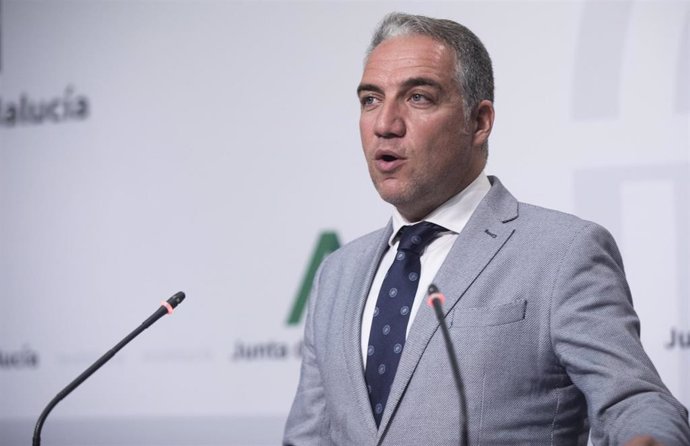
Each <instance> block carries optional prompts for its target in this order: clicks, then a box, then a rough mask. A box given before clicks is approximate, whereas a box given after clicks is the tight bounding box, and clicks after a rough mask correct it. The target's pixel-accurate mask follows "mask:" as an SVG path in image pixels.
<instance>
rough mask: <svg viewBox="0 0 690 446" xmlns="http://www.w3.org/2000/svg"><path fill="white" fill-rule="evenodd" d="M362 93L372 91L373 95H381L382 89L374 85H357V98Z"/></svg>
mask: <svg viewBox="0 0 690 446" xmlns="http://www.w3.org/2000/svg"><path fill="white" fill-rule="evenodd" d="M363 91H373V92H374V93H381V94H383V89H382V88H381V87H379V86H377V85H374V84H359V86H358V87H357V96H359V95H360V94H361V93H362V92H363Z"/></svg>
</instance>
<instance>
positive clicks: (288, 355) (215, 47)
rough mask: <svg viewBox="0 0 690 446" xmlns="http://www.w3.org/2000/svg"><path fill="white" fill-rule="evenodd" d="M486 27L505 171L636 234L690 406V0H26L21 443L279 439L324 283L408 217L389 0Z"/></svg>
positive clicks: (9, 287)
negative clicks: (386, 129) (383, 137)
mask: <svg viewBox="0 0 690 446" xmlns="http://www.w3.org/2000/svg"><path fill="white" fill-rule="evenodd" d="M393 10H399V11H405V12H410V13H420V14H425V15H430V16H434V17H443V18H450V19H453V20H456V21H458V22H460V23H463V24H464V25H466V26H468V27H469V28H470V29H472V30H473V31H474V32H475V33H476V34H477V35H478V36H479V37H480V38H481V39H482V40H483V41H484V43H485V45H486V47H487V49H488V50H489V52H490V54H491V56H492V58H493V61H494V71H495V77H496V104H495V105H496V110H497V118H496V123H495V127H494V131H493V134H492V136H491V142H490V160H489V165H488V168H487V173H489V174H493V175H497V176H499V177H500V178H501V180H502V181H503V182H504V184H506V185H507V187H508V188H509V189H510V190H511V191H512V192H513V194H514V195H516V196H517V197H518V198H519V199H520V200H522V201H527V202H532V203H536V204H540V205H542V206H547V207H551V208H556V209H559V210H562V211H565V212H572V213H576V214H578V215H580V216H582V217H584V218H587V219H591V220H594V221H597V222H599V223H601V224H603V225H604V226H606V227H607V228H609V230H611V232H612V233H613V234H614V236H615V237H616V239H617V241H618V243H619V245H620V248H621V251H622V253H623V257H624V261H625V264H626V271H627V274H628V278H629V281H630V286H631V288H632V292H633V298H634V302H635V306H636V307H637V309H638V311H639V313H640V317H641V321H642V340H643V343H644V345H645V347H646V349H647V351H648V353H649V354H650V356H651V357H652V360H653V361H654V363H655V364H656V366H657V368H658V370H659V372H660V374H661V375H662V377H663V379H664V380H665V382H666V384H667V385H668V386H669V388H670V389H671V391H672V392H673V393H674V394H675V395H676V396H677V397H678V398H679V399H680V400H681V401H682V402H683V403H684V404H685V405H686V406H687V405H689V404H690V380H688V379H687V377H688V375H689V372H690V279H689V277H690V237H689V235H688V228H690V112H689V111H690V2H688V1H611V2H599V1H585V0H573V1H567V2H561V1H481V2H480V1H455V2H401V1H386V2H365V1H322V2H319V1H307V2H296V1H257V2H251V1H244V2H233V1H126V0H122V1H84V0H70V1H66V0H50V1H48V0H46V1H19V0H0V444H2V445H7V446H15V445H26V444H29V443H30V438H31V434H32V431H33V425H34V423H35V422H36V419H37V417H38V415H39V413H40V412H41V410H42V409H43V407H44V406H45V405H46V404H47V403H48V401H49V400H50V399H51V398H52V397H53V396H54V395H55V394H56V393H57V392H58V391H59V390H60V389H61V388H62V387H64V386H65V385H66V384H67V383H69V382H70V381H71V380H72V379H73V378H74V377H76V376H77V375H78V374H79V373H80V372H81V371H82V370H84V369H85V368H86V367H88V366H89V365H90V364H91V363H92V362H93V361H94V360H96V359H97V358H98V357H99V356H100V355H101V354H103V353H104V352H105V351H106V350H108V349H109V348H111V347H112V346H113V345H115V343H117V341H119V340H120V338H122V337H123V336H125V335H126V334H127V333H128V332H129V331H131V330H133V329H134V328H135V327H136V326H137V325H138V324H139V323H141V322H142V321H143V320H144V319H145V318H146V317H148V316H149V315H150V314H151V313H152V312H154V311H155V310H156V308H157V307H158V305H159V302H160V301H161V300H162V299H167V298H168V297H169V296H170V295H172V294H173V293H175V292H176V291H179V290H183V291H185V292H186V293H187V300H186V301H185V302H184V303H183V304H182V305H181V306H180V307H179V308H178V310H177V311H176V312H175V314H174V315H173V316H172V317H166V318H164V319H162V320H161V321H160V322H158V324H157V325H156V326H154V327H152V328H151V329H149V330H148V331H146V332H145V333H144V334H143V335H142V336H141V337H139V338H138V339H136V340H135V341H134V342H133V343H132V344H130V345H129V346H128V347H127V348H126V349H125V350H123V351H122V352H121V353H120V354H118V355H117V356H116V357H115V359H114V360H113V361H112V362H111V363H109V364H108V365H107V366H105V367H104V368H103V369H101V370H100V371H99V372H97V373H96V374H95V375H94V376H93V377H92V378H91V379H90V380H89V381H87V382H86V383H85V384H84V385H83V386H81V387H80V388H79V389H77V390H76V391H75V392H74V393H73V394H72V395H71V396H70V397H69V398H67V399H66V400H64V401H63V402H62V403H60V404H59V405H58V406H57V407H56V409H55V410H54V411H53V413H52V415H51V416H50V417H49V418H48V421H47V422H46V425H45V428H44V430H43V441H44V444H46V445H48V444H50V445H113V446H114V445H117V446H125V445H127V446H130V445H132V446H133V445H143V446H152V445H163V444H165V445H189V446H191V445H195V446H201V445H275V444H278V443H279V442H280V438H281V433H282V429H283V424H284V421H285V417H286V416H287V412H288V410H289V408H290V404H291V401H292V397H293V396H294V393H295V389H296V385H297V380H298V375H299V360H300V358H299V353H300V351H299V348H300V339H301V336H302V323H303V314H302V312H301V311H300V309H301V304H302V303H303V302H304V297H305V296H304V293H303V292H302V291H303V288H304V284H303V282H304V281H305V277H306V278H307V279H308V277H309V273H310V272H311V271H313V267H314V265H315V264H318V261H319V260H320V258H321V254H323V253H324V252H328V251H329V250H331V249H333V248H334V247H336V246H337V245H338V244H344V243H347V242H348V241H351V240H353V239H354V238H356V237H357V236H359V235H362V234H364V233H367V232H369V231H372V230H374V229H377V228H379V227H381V226H383V225H384V224H385V223H386V221H387V219H388V217H389V215H390V212H391V209H390V207H389V206H388V205H387V204H385V203H383V202H381V201H380V200H379V198H378V196H377V194H376V192H375V190H374V188H373V187H372V186H371V183H370V180H369V178H368V174H367V171H366V166H365V163H364V160H363V156H362V154H361V146H360V142H359V135H358V115H359V106H358V102H357V98H356V95H355V88H356V86H357V84H358V82H359V78H360V75H361V70H362V62H363V56H364V51H365V49H366V47H367V45H368V41H369V38H370V35H371V32H372V30H373V29H374V27H375V26H376V24H377V22H378V21H379V20H380V19H381V18H382V16H383V15H384V14H386V13H388V12H390V11H393Z"/></svg>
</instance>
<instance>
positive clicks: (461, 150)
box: [357, 35, 485, 221]
mask: <svg viewBox="0 0 690 446" xmlns="http://www.w3.org/2000/svg"><path fill="white" fill-rule="evenodd" d="M455 73H456V70H455V53H454V52H453V50H452V48H449V47H447V46H445V45H444V44H443V43H440V42H438V41H436V40H433V39H431V38H429V37H426V36H419V35H412V36H400V37H394V38H390V39H388V40H385V41H383V42H382V43H381V44H379V45H378V46H377V47H376V48H375V49H374V51H373V52H372V53H371V55H370V56H369V59H368V61H367V64H366V66H365V67H364V74H363V75H362V81H361V83H360V85H359V87H358V89H357V91H358V96H359V99H360V103H361V115H360V120H359V130H360V134H361V138H362V147H363V148H364V155H365V157H366V160H367V165H368V167H369V174H370V175H371V179H372V181H373V182H374V186H375V187H376V190H377V191H378V192H379V194H380V195H381V198H383V200H385V201H387V202H388V203H390V204H392V205H394V206H395V207H396V208H397V209H398V211H400V213H401V214H402V215H403V216H404V217H405V218H407V219H408V220H411V221H416V220H419V219H422V218H423V217H425V216H426V215H427V214H428V213H429V212H431V211H432V210H434V209H435V208H437V207H438V206H440V205H441V204H443V203H444V202H445V201H446V200H448V199H449V198H450V197H452V196H453V195H455V194H457V193H458V192H460V191H461V190H462V189H464V188H465V187H466V186H467V185H468V184H469V183H470V182H472V181H473V180H474V179H475V178H476V176H477V175H478V174H479V173H480V172H481V170H482V168H483V167H484V163H485V158H484V155H483V153H482V151H481V149H480V148H479V147H474V148H473V138H472V133H471V130H472V125H470V126H466V125H465V115H464V111H463V106H462V96H461V94H460V91H459V89H458V84H457V82H456V80H455Z"/></svg>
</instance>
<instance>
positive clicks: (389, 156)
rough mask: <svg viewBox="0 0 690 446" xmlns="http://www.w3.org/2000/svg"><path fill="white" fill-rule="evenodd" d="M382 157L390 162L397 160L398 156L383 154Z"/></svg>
mask: <svg viewBox="0 0 690 446" xmlns="http://www.w3.org/2000/svg"><path fill="white" fill-rule="evenodd" d="M380 159H382V160H383V161H385V162H387V163H390V162H393V161H395V160H397V159H398V157H397V156H394V155H383V156H382V157H381V158H380Z"/></svg>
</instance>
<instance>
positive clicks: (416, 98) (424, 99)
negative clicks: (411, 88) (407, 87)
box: [410, 93, 429, 103]
mask: <svg viewBox="0 0 690 446" xmlns="http://www.w3.org/2000/svg"><path fill="white" fill-rule="evenodd" d="M410 100H411V101H412V102H418V103H425V102H429V98H427V97H426V96H424V95H423V94H421V93H415V94H413V95H412V96H410Z"/></svg>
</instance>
